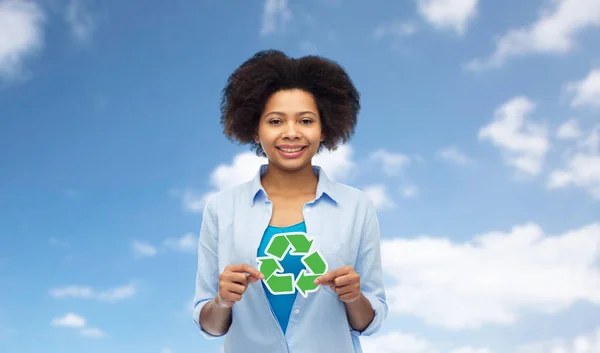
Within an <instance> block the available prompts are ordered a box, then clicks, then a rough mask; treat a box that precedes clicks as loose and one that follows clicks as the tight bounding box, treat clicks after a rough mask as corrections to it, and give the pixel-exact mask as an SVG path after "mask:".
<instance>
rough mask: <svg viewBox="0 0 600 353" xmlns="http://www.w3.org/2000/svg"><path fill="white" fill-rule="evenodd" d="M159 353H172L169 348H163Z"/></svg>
mask: <svg viewBox="0 0 600 353" xmlns="http://www.w3.org/2000/svg"><path fill="white" fill-rule="evenodd" d="M160 353H173V351H172V350H171V349H170V348H163V349H162V351H160Z"/></svg>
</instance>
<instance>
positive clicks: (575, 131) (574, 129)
mask: <svg viewBox="0 0 600 353" xmlns="http://www.w3.org/2000/svg"><path fill="white" fill-rule="evenodd" d="M581 135H582V132H581V128H580V127H579V121H578V120H577V119H569V120H567V121H565V122H564V123H563V124H562V125H560V126H559V127H558V129H557V130H556V137H557V138H559V139H561V140H572V139H576V138H579V137H581Z"/></svg>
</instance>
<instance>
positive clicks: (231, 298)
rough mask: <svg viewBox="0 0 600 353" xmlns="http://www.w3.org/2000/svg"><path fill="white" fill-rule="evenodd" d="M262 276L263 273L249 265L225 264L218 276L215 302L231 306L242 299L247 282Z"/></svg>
mask: <svg viewBox="0 0 600 353" xmlns="http://www.w3.org/2000/svg"><path fill="white" fill-rule="evenodd" d="M263 278H264V276H263V274H262V273H261V272H260V271H259V270H257V269H255V268H253V267H252V266H250V265H247V264H239V265H227V266H226V267H225V270H224V271H223V273H221V275H220V276H219V292H218V293H217V297H216V298H215V304H217V306H219V307H222V308H231V307H232V306H233V304H235V303H236V302H238V301H240V300H241V299H242V295H243V294H244V292H246V288H248V285H249V284H251V283H254V282H256V281H259V280H261V279H263Z"/></svg>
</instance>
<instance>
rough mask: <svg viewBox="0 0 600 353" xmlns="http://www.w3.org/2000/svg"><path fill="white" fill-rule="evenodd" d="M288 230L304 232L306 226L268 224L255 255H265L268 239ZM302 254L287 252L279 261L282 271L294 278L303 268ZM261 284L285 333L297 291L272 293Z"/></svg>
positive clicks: (299, 224)
mask: <svg viewBox="0 0 600 353" xmlns="http://www.w3.org/2000/svg"><path fill="white" fill-rule="evenodd" d="M289 232H306V226H305V224H304V222H301V223H298V224H295V225H293V226H289V227H274V226H268V227H267V229H266V230H265V233H264V235H263V237H262V240H261V241H260V245H259V247H258V251H257V256H258V257H261V256H265V255H266V254H265V250H266V247H267V245H268V244H269V241H270V240H271V238H272V237H273V236H274V235H277V234H279V233H289ZM302 256H303V255H292V254H290V253H288V254H287V255H286V256H285V258H284V259H283V260H281V261H280V262H279V263H280V265H281V267H283V273H293V274H294V278H296V277H297V276H298V274H299V273H300V271H302V269H304V265H303V264H302V262H301V261H300V259H302ZM261 283H262V285H263V290H264V291H265V294H266V295H267V299H268V300H269V304H271V309H272V310H273V314H274V315H275V317H276V318H277V321H279V325H280V326H281V329H282V330H283V333H284V334H285V332H286V330H287V326H288V321H289V319H290V313H291V312H292V307H293V306H294V302H295V301H296V294H297V291H294V293H292V294H280V295H273V294H272V293H271V292H270V291H269V289H268V288H267V287H266V285H265V284H264V283H263V282H261Z"/></svg>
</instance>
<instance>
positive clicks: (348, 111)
mask: <svg viewBox="0 0 600 353" xmlns="http://www.w3.org/2000/svg"><path fill="white" fill-rule="evenodd" d="M286 89H301V90H304V91H306V92H308V93H310V94H312V95H313V97H314V98H315V102H316V105H317V108H318V110H319V115H320V117H321V126H322V129H323V133H324V135H325V136H324V138H325V139H324V141H323V142H322V143H321V146H320V148H319V150H320V149H321V148H322V147H323V146H324V147H326V148H327V149H328V150H330V151H333V150H335V149H337V147H338V145H339V144H340V143H345V142H346V141H348V140H349V139H350V138H351V137H352V135H353V134H354V129H355V126H356V122H357V116H358V112H359V110H360V93H359V92H358V90H357V89H356V87H354V84H353V83H352V80H351V79H350V77H349V76H348V73H347V72H346V71H345V70H344V68H343V67H342V66H340V65H339V64H337V63H336V62H334V61H332V60H329V59H326V58H323V57H320V56H315V55H309V56H304V57H301V58H297V59H296V58H292V57H289V56H287V55H286V54H284V53H283V52H281V51H279V50H263V51H259V52H258V53H256V54H254V55H253V56H252V57H251V58H250V59H248V60H246V61H245V62H244V63H243V64H242V65H240V66H239V67H238V68H237V69H236V70H235V71H234V72H233V73H232V74H231V76H229V78H228V80H227V85H226V86H225V87H224V88H223V91H222V98H221V124H222V125H223V133H224V134H225V136H227V138H228V139H229V140H230V141H238V142H239V143H241V144H250V145H251V146H252V149H253V150H255V151H256V154H257V155H259V156H265V153H264V151H263V150H262V148H261V146H260V144H257V143H256V142H255V141H254V136H255V134H256V131H257V128H258V123H259V120H260V117H261V115H262V112H263V110H264V107H265V104H266V101H267V100H268V99H269V97H270V96H271V95H272V94H274V93H276V92H277V91H280V90H286Z"/></svg>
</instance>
